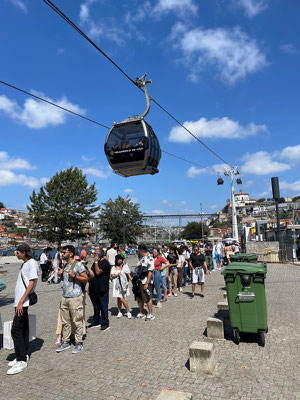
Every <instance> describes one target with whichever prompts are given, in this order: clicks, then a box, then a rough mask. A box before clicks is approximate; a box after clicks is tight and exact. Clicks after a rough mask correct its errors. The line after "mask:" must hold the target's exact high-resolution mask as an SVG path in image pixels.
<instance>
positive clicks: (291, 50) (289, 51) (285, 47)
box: [280, 43, 299, 54]
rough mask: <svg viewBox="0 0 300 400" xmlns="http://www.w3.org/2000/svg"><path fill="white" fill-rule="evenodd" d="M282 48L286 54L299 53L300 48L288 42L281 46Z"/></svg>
mask: <svg viewBox="0 0 300 400" xmlns="http://www.w3.org/2000/svg"><path fill="white" fill-rule="evenodd" d="M280 50H281V51H283V52H284V53H286V54H298V53H299V50H298V49H297V48H296V47H295V46H294V45H293V44H292V43H286V44H283V45H281V46H280Z"/></svg>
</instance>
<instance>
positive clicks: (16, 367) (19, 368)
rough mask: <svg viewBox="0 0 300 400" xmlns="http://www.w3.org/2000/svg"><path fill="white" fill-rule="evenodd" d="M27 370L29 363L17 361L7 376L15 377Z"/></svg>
mask: <svg viewBox="0 0 300 400" xmlns="http://www.w3.org/2000/svg"><path fill="white" fill-rule="evenodd" d="M26 368H27V362H25V361H17V362H16V363H15V365H14V366H13V367H11V368H10V369H9V370H8V371H7V375H15V374H19V373H20V372H22V371H24V369H26Z"/></svg>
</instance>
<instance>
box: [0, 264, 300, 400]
mask: <svg viewBox="0 0 300 400" xmlns="http://www.w3.org/2000/svg"><path fill="white" fill-rule="evenodd" d="M135 261H136V259H135V258H134V257H133V256H131V259H130V265H131V266H133V265H134V264H135ZM6 267H7V270H8V273H7V275H6V277H5V281H6V283H7V289H6V291H3V292H2V293H1V294H0V306H1V313H2V320H3V321H8V320H11V319H12V317H13V296H14V286H15V281H16V277H17V273H18V265H17V264H11V265H7V266H6ZM223 287H224V279H223V277H222V276H221V275H220V271H216V272H213V273H212V274H211V275H209V276H208V277H207V281H206V285H205V297H204V298H201V297H200V296H199V293H200V287H197V288H196V296H195V298H194V299H191V298H190V293H191V286H188V287H187V288H185V289H184V292H183V293H182V294H179V295H178V298H175V297H172V298H168V301H167V302H166V303H164V304H163V307H162V308H161V309H154V310H155V315H156V319H155V320H154V321H145V320H137V319H132V320H128V319H127V318H125V317H123V318H121V319H117V318H116V314H117V308H116V299H113V298H112V297H111V298H110V303H109V309H110V313H111V316H110V325H111V329H110V330H109V331H107V332H102V333H100V331H99V330H98V329H91V330H90V331H88V334H87V338H86V340H85V341H84V348H83V351H82V352H81V353H79V354H78V355H73V354H71V349H69V350H67V351H65V352H63V353H59V354H58V353H56V352H55V349H56V348H55V346H54V343H55V340H56V335H55V329H56V321H57V310H58V307H59V302H60V297H61V285H60V284H58V285H54V284H52V285H47V284H46V283H41V282H40V280H39V283H38V287H37V293H38V297H39V301H38V303H37V304H36V305H35V306H34V307H31V310H30V313H32V314H36V316H37V339H36V340H35V341H33V342H31V344H30V350H31V353H32V354H31V360H30V363H29V367H28V368H27V370H26V371H24V372H23V373H21V374H19V375H15V376H8V375H6V371H7V358H9V357H11V355H12V354H13V351H9V350H5V349H1V350H0V398H1V399H11V400H12V399H57V400H59V399H68V400H69V399H74V400H75V399H78V400H79V399H80V400H82V399H84V400H88V399H97V400H102V399H103V400H109V399H122V400H127V399H128V400H129V399H130V400H134V399H140V400H142V399H151V400H152V399H153V400H154V399H156V398H157V396H158V395H159V393H160V391H161V390H162V389H166V388H168V389H169V390H178V391H183V392H191V393H193V399H194V400H200V399H201V400H203V399H207V400H209V399H241V400H248V399H257V400H258V399H261V400H265V399H282V400H292V399H300V375H299V367H300V356H299V346H300V329H299V327H300V267H299V266H294V265H281V264H269V265H268V274H267V280H266V292H267V304H268V325H269V333H268V334H267V336H266V346H265V347H264V348H262V347H260V346H258V344H257V342H256V341H255V340H251V337H250V338H249V337H248V338H247V341H243V340H242V341H241V343H240V345H239V346H237V345H235V344H234V343H233V341H232V337H231V335H230V332H227V338H226V340H214V341H213V343H214V345H215V359H216V367H215V370H214V372H213V374H211V375H206V374H200V375H196V374H194V373H191V372H189V370H188V363H187V361H188V357H189V346H190V344H191V343H192V342H193V341H194V340H199V341H202V340H204V341H206V340H208V339H207V338H206V336H205V328H206V320H207V318H208V317H212V316H213V315H214V314H215V313H216V311H217V302H219V301H223V290H222V288H223ZM129 305H130V306H131V307H132V309H133V315H136V314H137V313H138V310H137V306H136V303H135V302H134V299H133V295H132V294H131V295H130V297H129ZM90 315H92V306H91V302H90V300H89V298H88V299H87V318H88V317H89V316H90Z"/></svg>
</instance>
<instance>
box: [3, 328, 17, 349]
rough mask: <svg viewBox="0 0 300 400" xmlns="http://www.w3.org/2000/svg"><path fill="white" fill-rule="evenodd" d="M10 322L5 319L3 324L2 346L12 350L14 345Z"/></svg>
mask: <svg viewBox="0 0 300 400" xmlns="http://www.w3.org/2000/svg"><path fill="white" fill-rule="evenodd" d="M12 324H13V322H12V321H7V322H4V324H3V348H4V349H7V350H12V349H13V348H14V347H15V346H14V342H13V340H12V337H11V327H12Z"/></svg>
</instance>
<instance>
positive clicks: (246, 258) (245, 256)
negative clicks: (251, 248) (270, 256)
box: [230, 253, 267, 272]
mask: <svg viewBox="0 0 300 400" xmlns="http://www.w3.org/2000/svg"><path fill="white" fill-rule="evenodd" d="M257 260H258V255H257V254H255V253H236V254H231V255H230V261H231V262H232V263H251V264H257ZM261 264H263V266H264V268H265V270H266V272H267V263H266V262H263V263H261ZM258 265H260V264H258Z"/></svg>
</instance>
